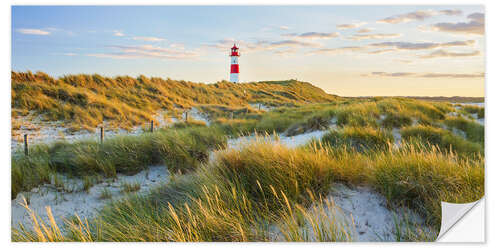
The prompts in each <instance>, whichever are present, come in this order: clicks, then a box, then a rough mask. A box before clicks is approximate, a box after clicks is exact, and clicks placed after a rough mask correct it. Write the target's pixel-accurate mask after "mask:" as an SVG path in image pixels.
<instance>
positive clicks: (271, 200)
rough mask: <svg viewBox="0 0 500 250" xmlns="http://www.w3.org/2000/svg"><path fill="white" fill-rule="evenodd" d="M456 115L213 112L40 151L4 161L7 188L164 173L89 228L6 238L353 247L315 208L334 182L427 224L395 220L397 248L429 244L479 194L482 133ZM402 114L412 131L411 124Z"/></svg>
mask: <svg viewBox="0 0 500 250" xmlns="http://www.w3.org/2000/svg"><path fill="white" fill-rule="evenodd" d="M210 108H213V109H218V108H219V107H215V106H211V107H210ZM454 111H456V110H455V109H454V107H453V106H452V105H449V104H445V103H433V102H424V101H418V100H410V99H403V98H365V99H349V100H337V101H335V102H331V103H325V104H311V105H303V106H302V105H297V106H294V107H277V108H275V109H273V110H271V111H268V112H248V113H247V112H245V113H243V112H242V113H239V114H237V115H236V116H235V115H234V114H233V117H232V118H233V119H231V118H230V117H227V116H224V115H223V114H224V113H223V112H220V113H217V112H218V111H214V113H216V114H214V115H213V117H216V118H215V120H214V121H213V122H212V125H211V126H210V127H205V126H196V125H189V126H187V128H176V129H171V130H160V131H157V132H154V133H148V134H144V135H141V136H139V137H137V138H136V137H117V138H116V139H114V141H113V140H111V139H110V140H111V141H108V142H105V143H104V144H106V143H108V144H106V145H99V144H98V143H96V142H77V143H72V144H70V143H66V144H64V143H63V144H61V145H60V146H57V144H54V145H46V146H43V145H41V146H40V147H35V148H34V149H33V152H32V154H31V156H30V157H29V158H25V157H19V158H17V159H15V161H18V162H16V163H15V164H16V165H17V167H15V168H14V157H13V180H14V179H15V178H19V179H16V180H19V181H16V182H14V181H13V185H14V184H15V183H21V184H20V185H18V186H17V187H16V188H17V190H18V191H19V190H27V189H29V188H30V187H31V186H30V185H34V184H29V183H42V182H44V181H50V178H51V174H52V171H59V172H63V173H70V174H72V175H79V174H80V173H81V171H85V172H89V171H90V172H94V173H96V174H100V175H109V176H113V175H114V174H116V172H119V171H120V172H124V173H130V172H134V171H140V170H142V169H143V168H144V167H146V166H148V165H150V164H155V163H165V164H166V165H167V167H168V168H169V171H170V172H171V173H172V174H173V175H172V179H171V181H170V182H169V183H168V184H167V185H165V186H161V187H158V188H157V189H156V190H153V191H152V192H151V193H149V194H146V195H140V196H135V195H133V196H131V197H128V198H126V199H124V200H121V201H116V202H113V203H111V204H110V205H108V206H106V207H105V208H104V209H103V210H102V211H101V212H100V214H99V216H98V217H97V218H95V219H94V220H91V221H89V222H87V221H82V220H80V219H77V220H71V221H66V223H65V225H59V226H62V227H64V228H65V229H68V230H63V231H65V232H69V233H65V234H62V235H59V234H58V233H57V229H54V228H58V225H52V222H49V223H47V226H45V228H49V227H50V228H53V229H50V230H48V231H47V230H44V229H43V228H44V226H40V224H38V226H37V225H35V226H34V227H33V229H27V228H20V229H14V230H13V236H12V237H13V240H14V241H44V240H50V239H52V240H61V241H353V240H356V239H355V237H354V235H353V232H352V230H353V229H352V228H350V227H349V226H348V223H347V222H346V221H345V220H344V219H342V218H341V216H334V217H331V216H327V215H331V213H332V210H334V204H331V203H328V202H327V201H325V200H324V199H323V197H326V196H327V195H328V194H329V191H330V190H331V186H332V184H334V183H336V182H342V183H346V184H348V185H354V186H355V185H366V186H369V187H371V188H373V189H374V190H376V191H377V192H380V193H381V194H382V195H384V196H385V197H386V198H387V199H388V201H389V206H391V207H399V206H403V207H410V208H412V209H414V210H415V211H417V212H418V213H419V214H420V215H421V216H422V217H423V218H424V219H425V223H424V224H425V225H412V224H411V223H410V222H408V221H404V220H403V219H395V223H396V225H397V227H396V228H397V229H396V230H397V232H395V233H396V236H397V240H401V241H406V240H419V241H420V240H423V241H428V240H434V239H435V236H436V233H435V232H437V231H438V230H439V226H440V225H439V223H440V217H441V208H440V202H441V201H448V202H472V201H475V200H477V199H479V198H481V197H482V196H483V195H484V158H483V155H484V153H483V152H484V145H483V143H482V142H481V140H480V138H481V137H480V135H478V133H480V132H481V130H480V129H478V128H476V127H474V126H473V125H470V124H468V123H464V122H463V121H462V120H460V121H456V120H453V119H451V118H449V117H447V116H446V114H447V113H449V112H454ZM391 114H392V115H393V116H394V117H390V116H391ZM384 117H385V119H384ZM388 117H390V119H389V120H387V121H386V122H385V123H384V121H385V120H386V119H387V118H388ZM408 117H409V118H411V120H412V123H413V121H417V123H418V125H414V126H410V125H411V124H410V123H408V119H406V118H408ZM327 122H328V123H327ZM333 123H335V124H336V125H337V126H338V129H337V130H331V131H329V132H328V133H327V134H326V135H325V136H324V137H323V138H322V140H319V141H315V142H314V143H310V144H308V145H306V146H303V147H299V148H288V147H286V146H285V145H282V144H276V143H271V142H270V140H266V139H265V138H261V137H259V136H257V139H256V141H255V142H253V143H251V144H249V145H246V146H245V147H243V148H238V149H227V150H225V151H221V152H217V153H215V155H214V159H213V161H210V162H208V161H207V158H208V152H209V151H210V150H213V149H215V148H217V147H223V145H224V142H225V136H224V135H237V134H242V133H253V132H257V133H259V132H267V133H272V132H273V131H276V132H279V133H281V132H285V131H288V132H290V133H291V134H295V133H301V132H305V131H310V130H316V129H326V126H330V125H332V124H333ZM327 124H328V125H327ZM443 124H447V126H448V127H455V128H457V129H461V130H462V129H463V130H464V132H465V133H466V134H467V133H470V134H471V135H470V137H469V135H468V134H467V137H466V138H463V137H460V136H459V135H455V134H453V133H452V132H450V131H448V130H446V129H442V128H440V126H442V125H443ZM464 124H465V125H464ZM469 126H470V127H469ZM394 127H397V128H399V127H401V134H402V139H403V141H402V143H401V145H400V147H392V146H393V145H392V142H393V141H394V138H393V136H392V134H391V133H390V131H389V130H388V129H389V128H394ZM479 128H480V127H479ZM483 129H484V128H483ZM297 131H298V132H297ZM467 131H469V132H467ZM287 134H288V133H287ZM478 138H479V139H478ZM483 140H484V136H483ZM353 149H354V150H353ZM169 163H171V164H169ZM28 169H36V171H34V172H33V173H30V172H29V171H28ZM14 170H15V171H17V172H19V173H15V172H14ZM16 174H17V175H19V176H21V177H22V178H21V177H15V175H16ZM25 179H26V180H31V181H28V182H23V181H22V180H25ZM13 191H14V186H13ZM32 218H33V217H32ZM49 225H50V226H49ZM419 226H422V227H427V226H429V227H430V228H431V229H433V231H432V232H429V231H425V230H420V229H419ZM37 227H38V228H37ZM56 236H57V237H56Z"/></svg>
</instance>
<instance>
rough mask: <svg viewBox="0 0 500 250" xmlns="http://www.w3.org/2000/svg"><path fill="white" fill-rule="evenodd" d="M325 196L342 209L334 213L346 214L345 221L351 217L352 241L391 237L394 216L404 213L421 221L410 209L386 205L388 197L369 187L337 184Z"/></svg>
mask: <svg viewBox="0 0 500 250" xmlns="http://www.w3.org/2000/svg"><path fill="white" fill-rule="evenodd" d="M327 199H330V200H331V199H333V201H334V202H335V205H336V206H337V207H338V208H339V209H341V211H342V213H336V214H343V215H344V216H346V221H354V225H352V224H351V225H352V226H353V228H355V230H354V240H355V241H363V242H366V241H394V240H395V239H396V238H395V235H394V233H395V231H396V227H395V219H394V217H395V216H396V218H398V219H399V220H401V219H402V218H404V217H405V216H407V217H408V218H409V219H410V220H411V221H412V222H414V223H417V224H423V220H422V218H420V217H419V216H418V215H417V214H415V213H413V212H412V211H410V210H402V209H397V210H396V211H392V210H390V209H388V208H387V199H386V198H385V197H383V196H382V195H380V194H379V193H377V192H376V191H374V190H373V189H371V188H369V187H354V188H350V187H347V186H345V185H343V184H336V185H334V187H333V188H332V191H331V192H330V194H329V195H328V197H327ZM350 218H352V220H350ZM351 223H352V222H351Z"/></svg>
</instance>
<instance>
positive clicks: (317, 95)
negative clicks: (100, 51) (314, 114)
mask: <svg viewBox="0 0 500 250" xmlns="http://www.w3.org/2000/svg"><path fill="white" fill-rule="evenodd" d="M11 79H12V93H11V95H12V110H13V112H12V116H13V117H16V116H18V115H25V114H27V113H28V111H32V112H35V114H37V115H42V118H43V119H45V120H48V121H58V120H63V121H65V122H67V123H69V124H71V125H73V127H74V128H83V129H88V130H92V129H93V128H96V127H97V126H98V125H99V124H102V122H103V121H106V122H107V123H108V125H109V126H112V127H120V128H125V129H127V128H131V127H134V126H138V125H141V124H144V123H146V122H149V121H151V120H155V118H154V115H155V113H156V112H157V111H159V110H170V111H174V110H179V109H180V110H184V109H188V108H191V107H195V106H198V105H218V106H220V107H222V106H225V107H230V108H231V109H234V110H241V109H242V108H246V107H248V104H249V103H263V104H266V105H268V106H276V105H289V106H296V105H300V104H305V103H318V102H330V101H333V100H336V99H337V97H336V96H334V95H330V94H327V93H325V92H324V91H323V90H322V89H320V88H317V87H315V86H313V85H312V84H310V83H306V82H299V81H295V80H288V81H265V82H251V83H238V84H234V83H230V82H226V81H222V82H217V83H214V84H204V83H194V82H187V81H176V80H172V79H169V78H168V79H162V78H157V77H151V78H148V77H145V76H142V75H141V76H139V77H137V78H132V77H129V76H117V77H113V78H110V77H104V76H101V75H98V74H93V75H85V74H79V75H65V76H62V77H60V78H57V79H56V78H53V77H51V76H49V75H47V74H46V73H43V72H37V73H35V74H33V73H32V72H30V71H28V72H12V73H11ZM155 122H158V121H156V120H155Z"/></svg>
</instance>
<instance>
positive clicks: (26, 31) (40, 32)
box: [17, 29, 50, 36]
mask: <svg viewBox="0 0 500 250" xmlns="http://www.w3.org/2000/svg"><path fill="white" fill-rule="evenodd" d="M17 32H19V33H21V34H25V35H38V36H47V35H50V31H46V30H41V29H17Z"/></svg>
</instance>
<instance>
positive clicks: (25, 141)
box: [24, 103, 260, 156]
mask: <svg viewBox="0 0 500 250" xmlns="http://www.w3.org/2000/svg"><path fill="white" fill-rule="evenodd" d="M259 111H260V103H259ZM246 113H247V114H248V108H247V109H246ZM230 117H231V120H232V119H233V118H234V112H233V111H231V116H230ZM188 119H189V112H187V111H185V112H184V120H185V121H186V122H187V121H188ZM99 131H100V133H99V141H100V142H101V144H102V143H103V142H104V126H101V127H99ZM153 131H154V122H153V120H151V122H150V126H149V132H153ZM28 144H29V143H28V134H24V154H25V155H26V156H28V155H29V149H28Z"/></svg>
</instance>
